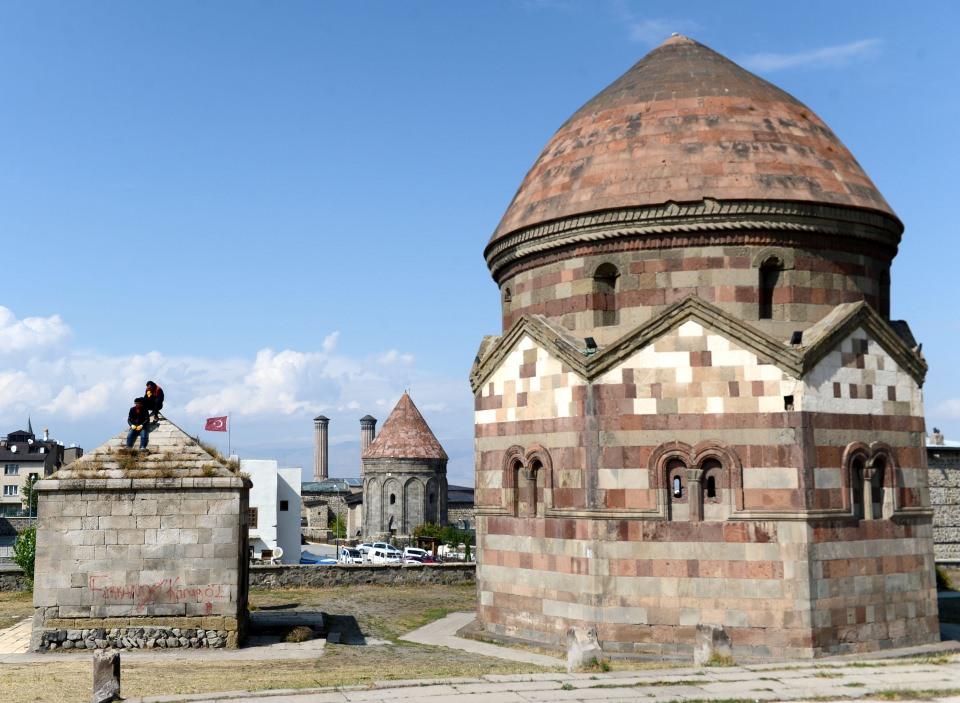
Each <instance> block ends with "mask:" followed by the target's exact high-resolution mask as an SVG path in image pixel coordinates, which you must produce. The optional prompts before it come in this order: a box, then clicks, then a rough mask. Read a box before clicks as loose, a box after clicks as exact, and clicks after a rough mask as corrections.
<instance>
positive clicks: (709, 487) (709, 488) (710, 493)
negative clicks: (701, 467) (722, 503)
mask: <svg viewBox="0 0 960 703" xmlns="http://www.w3.org/2000/svg"><path fill="white" fill-rule="evenodd" d="M706 494H707V498H716V497H717V477H716V476H707V484H706Z"/></svg>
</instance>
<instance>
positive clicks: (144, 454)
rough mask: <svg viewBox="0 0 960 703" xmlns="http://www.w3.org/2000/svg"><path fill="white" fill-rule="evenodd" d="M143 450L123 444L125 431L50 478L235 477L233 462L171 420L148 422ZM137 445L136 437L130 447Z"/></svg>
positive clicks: (235, 470) (236, 469) (235, 467)
mask: <svg viewBox="0 0 960 703" xmlns="http://www.w3.org/2000/svg"><path fill="white" fill-rule="evenodd" d="M149 430H150V437H149V442H148V444H147V450H146V451H136V450H135V449H134V450H129V449H127V447H126V440H127V430H124V431H123V432H121V433H120V434H118V435H116V436H114V437H112V438H111V439H109V440H107V441H106V442H104V443H103V444H101V445H100V446H99V447H97V448H96V449H94V450H92V451H90V452H87V453H86V454H84V455H83V456H82V457H80V458H79V459H77V460H76V461H73V462H71V463H69V464H67V465H66V466H65V467H63V468H62V469H60V470H59V471H57V472H56V474H54V475H53V476H52V477H51V478H54V479H62V480H65V479H72V478H85V479H87V478H187V477H209V478H213V477H221V478H225V477H236V476H237V474H238V467H237V465H236V463H235V462H231V461H229V460H227V459H225V458H224V457H223V456H221V455H220V453H219V452H217V450H216V449H214V448H212V447H210V448H207V447H204V446H202V445H201V444H200V443H199V442H198V441H197V440H196V439H194V438H193V437H191V436H190V435H188V434H187V433H186V432H184V431H183V430H182V429H180V428H179V427H177V425H175V424H174V423H173V422H171V421H170V420H168V419H166V418H161V419H160V420H159V421H158V422H154V423H151V424H150V425H149ZM137 446H139V439H138V440H137V442H136V443H135V444H134V447H137Z"/></svg>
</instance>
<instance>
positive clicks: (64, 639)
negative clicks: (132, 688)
mask: <svg viewBox="0 0 960 703" xmlns="http://www.w3.org/2000/svg"><path fill="white" fill-rule="evenodd" d="M222 619H223V618H221V620H222ZM230 634H231V633H229V632H227V631H226V630H203V629H200V628H196V629H194V628H186V629H181V628H178V627H173V628H171V627H114V628H110V629H106V628H102V627H95V628H88V629H83V630H80V629H73V630H67V629H59V630H46V631H44V632H43V634H42V635H41V636H40V647H39V648H40V649H41V650H47V651H52V650H55V649H109V648H115V649H174V648H183V649H188V648H193V649H199V648H201V647H208V648H222V647H225V646H227V640H228V638H229V636H230ZM233 634H234V636H235V633H233ZM234 646H236V645H234Z"/></svg>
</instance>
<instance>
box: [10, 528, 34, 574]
mask: <svg viewBox="0 0 960 703" xmlns="http://www.w3.org/2000/svg"><path fill="white" fill-rule="evenodd" d="M36 560H37V528H36V527H28V528H27V529H25V530H24V531H23V532H21V533H20V535H19V536H18V537H17V541H16V542H14V543H13V561H14V562H15V563H16V565H17V566H19V567H20V568H21V569H23V575H24V576H26V577H27V582H28V583H29V584H30V585H31V587H32V586H33V566H34V564H35V563H36Z"/></svg>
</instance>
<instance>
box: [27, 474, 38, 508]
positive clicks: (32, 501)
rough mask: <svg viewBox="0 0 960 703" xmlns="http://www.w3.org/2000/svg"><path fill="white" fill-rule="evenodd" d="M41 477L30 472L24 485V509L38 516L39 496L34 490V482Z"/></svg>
mask: <svg viewBox="0 0 960 703" xmlns="http://www.w3.org/2000/svg"><path fill="white" fill-rule="evenodd" d="M39 480H40V479H39V478H37V477H36V476H34V475H33V474H30V475H29V476H28V477H27V482H26V483H25V484H24V485H23V505H24V509H25V510H26V511H27V512H28V513H29V514H30V516H31V517H36V515H37V497H38V494H37V492H36V491H35V490H34V488H33V487H34V484H36V482H37V481H39Z"/></svg>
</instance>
